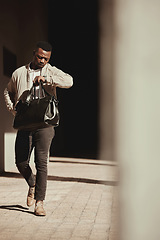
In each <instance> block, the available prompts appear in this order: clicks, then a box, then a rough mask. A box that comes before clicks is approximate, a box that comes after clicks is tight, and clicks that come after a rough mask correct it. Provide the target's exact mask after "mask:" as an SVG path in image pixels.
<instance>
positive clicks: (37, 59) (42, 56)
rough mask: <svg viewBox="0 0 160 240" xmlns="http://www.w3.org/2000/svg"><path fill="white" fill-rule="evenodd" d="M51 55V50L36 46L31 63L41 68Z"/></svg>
mask: <svg viewBox="0 0 160 240" xmlns="http://www.w3.org/2000/svg"><path fill="white" fill-rule="evenodd" d="M50 57H51V51H45V50H43V49H42V48H38V49H37V50H36V51H35V52H34V56H33V64H34V67H35V68H43V67H44V66H45V65H46V64H47V63H48V62H49V59H50Z"/></svg>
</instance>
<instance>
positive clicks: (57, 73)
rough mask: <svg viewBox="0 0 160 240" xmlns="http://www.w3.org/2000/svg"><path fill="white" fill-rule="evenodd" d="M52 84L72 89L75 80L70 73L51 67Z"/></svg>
mask: <svg viewBox="0 0 160 240" xmlns="http://www.w3.org/2000/svg"><path fill="white" fill-rule="evenodd" d="M49 70H50V82H51V83H52V84H53V85H54V86H55V87H60V88H70V87H72V85H73V78H72V76H70V75H69V74H68V73H65V72H63V71H62V70H60V69H58V68H56V67H50V69H49Z"/></svg>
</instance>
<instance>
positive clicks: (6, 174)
mask: <svg viewBox="0 0 160 240" xmlns="http://www.w3.org/2000/svg"><path fill="white" fill-rule="evenodd" d="M0 177H9V178H23V177H22V176H21V174H19V173H13V172H4V173H2V174H1V175H0ZM47 179H48V180H51V181H63V182H81V183H90V184H101V185H107V186H117V181H106V180H96V179H89V178H76V177H60V176H50V175H49V176H48V178H47Z"/></svg>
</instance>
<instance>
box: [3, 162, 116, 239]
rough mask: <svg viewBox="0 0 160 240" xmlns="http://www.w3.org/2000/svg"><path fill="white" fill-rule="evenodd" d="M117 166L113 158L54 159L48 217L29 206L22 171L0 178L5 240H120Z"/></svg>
mask: <svg viewBox="0 0 160 240" xmlns="http://www.w3.org/2000/svg"><path fill="white" fill-rule="evenodd" d="M116 180H117V167H116V166H115V164H114V163H113V162H109V161H98V160H87V159H70V158H68V159H67V158H51V159H50V162H49V171H48V186H47V195H46V200H45V203H44V206H45V210H46V212H47V215H46V216H45V217H37V216H35V215H34V214H33V211H34V207H33V206H32V207H31V208H28V207H27V206H26V195H27V192H28V187H27V184H26V182H25V181H24V179H22V178H21V176H20V175H19V174H18V172H17V170H16V169H13V170H12V172H8V173H5V174H3V175H1V176H0V191H1V192H0V240H3V239H5V240H30V239H32V240H36V239H37V240H117V238H116V235H117V229H116V224H115V218H116V211H117V208H116V205H117V204H116V197H115V192H116Z"/></svg>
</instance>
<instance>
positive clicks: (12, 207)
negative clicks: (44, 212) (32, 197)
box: [0, 205, 34, 214]
mask: <svg viewBox="0 0 160 240" xmlns="http://www.w3.org/2000/svg"><path fill="white" fill-rule="evenodd" d="M0 209H6V210H12V211H20V212H25V213H29V214H34V212H31V211H28V210H29V208H26V207H23V206H21V205H2V206H0Z"/></svg>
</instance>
